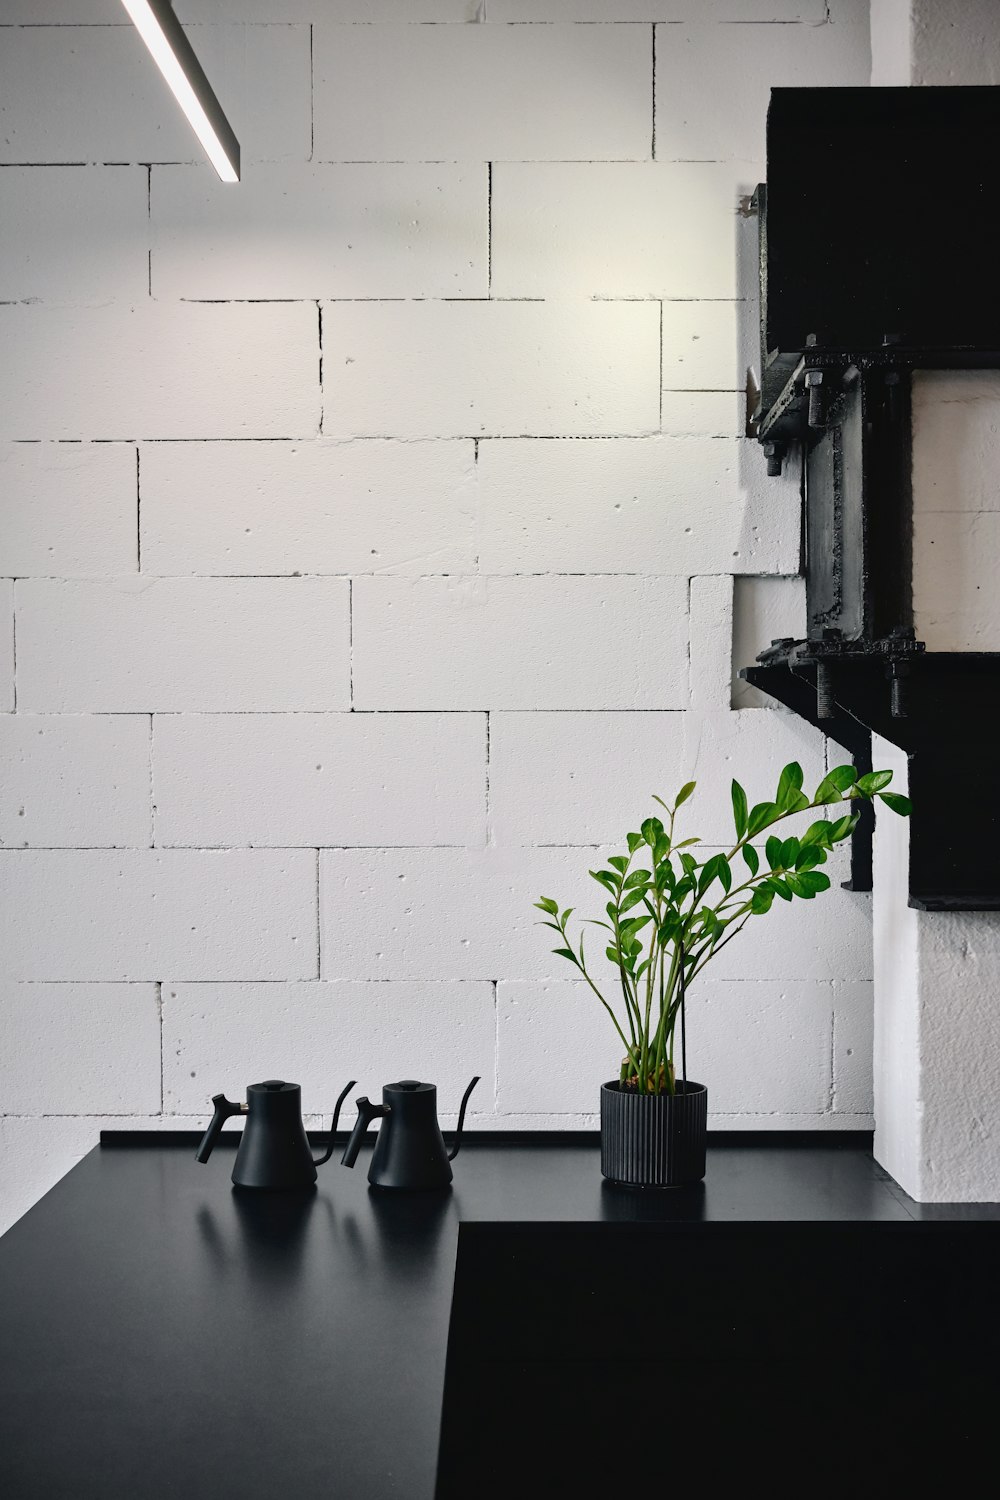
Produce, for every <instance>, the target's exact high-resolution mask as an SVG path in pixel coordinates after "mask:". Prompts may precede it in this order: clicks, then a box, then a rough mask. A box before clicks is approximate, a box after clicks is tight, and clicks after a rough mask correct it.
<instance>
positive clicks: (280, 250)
mask: <svg viewBox="0 0 1000 1500" xmlns="http://www.w3.org/2000/svg"><path fill="white" fill-rule="evenodd" d="M144 186H145V185H144ZM144 198H145V194H144ZM143 207H144V209H145V202H144V204H143ZM150 210H151V233H152V244H153V260H152V264H153V265H154V266H155V268H156V269H155V275H154V277H153V283H152V289H153V295H154V297H161V298H174V297H190V298H202V299H208V300H215V299H222V300H225V299H227V298H234V297H248V298H261V297H277V298H287V297H292V298H305V297H480V296H481V297H485V296H486V293H487V290H488V261H489V244H488V225H487V220H488V210H489V192H488V182H487V179H486V177H485V175H484V174H483V172H482V171H480V170H479V169H478V168H465V167H460V166H456V165H454V164H453V163H449V162H445V163H437V164H435V165H431V166H428V165H425V164H419V163H406V164H405V165H397V164H393V163H390V164H388V165H386V164H382V165H347V166H334V165H316V164H315V163H309V164H306V163H303V164H302V165H301V166H293V165H284V164H282V165H278V164H274V165H267V166H260V167H256V168H255V169H254V170H252V171H250V172H248V173H247V174H246V181H245V182H243V183H241V184H240V190H239V192H238V193H226V194H220V192H219V180H218V178H217V177H216V175H215V172H214V171H213V169H212V168H211V167H209V166H197V167H193V166H192V167H180V166H178V167H162V168H161V167H158V168H157V169H156V171H155V172H154V173H153V175H152V178H151V194H150ZM143 217H144V218H145V212H144V214H143Z"/></svg>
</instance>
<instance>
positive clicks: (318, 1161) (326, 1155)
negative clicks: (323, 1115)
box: [313, 1078, 358, 1167]
mask: <svg viewBox="0 0 1000 1500" xmlns="http://www.w3.org/2000/svg"><path fill="white" fill-rule="evenodd" d="M357 1081H358V1080H357V1079H356V1078H352V1079H351V1081H350V1083H349V1084H348V1085H347V1087H346V1088H345V1089H344V1091H343V1093H342V1094H341V1096H340V1098H339V1099H338V1100H337V1103H336V1104H335V1105H334V1110H333V1119H332V1120H331V1122H330V1144H329V1145H328V1146H327V1148H326V1150H325V1151H324V1152H323V1155H322V1156H314V1157H313V1166H314V1167H321V1166H322V1165H323V1163H324V1162H325V1161H329V1160H330V1157H331V1156H332V1155H333V1147H334V1144H335V1143H334V1139H333V1137H334V1135H335V1133H336V1130H337V1121H338V1120H339V1119H340V1107H341V1105H342V1104H343V1102H344V1100H345V1099H346V1098H347V1096H348V1094H349V1093H350V1092H351V1089H352V1088H353V1087H354V1085H355V1084H356V1083H357Z"/></svg>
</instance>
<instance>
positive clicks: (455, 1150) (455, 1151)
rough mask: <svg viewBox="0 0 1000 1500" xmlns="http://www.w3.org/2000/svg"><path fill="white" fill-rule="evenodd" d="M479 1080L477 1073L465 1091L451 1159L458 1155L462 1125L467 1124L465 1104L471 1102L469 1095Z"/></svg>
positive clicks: (449, 1154)
mask: <svg viewBox="0 0 1000 1500" xmlns="http://www.w3.org/2000/svg"><path fill="white" fill-rule="evenodd" d="M478 1082H479V1077H478V1075H477V1076H476V1077H475V1078H474V1079H473V1080H472V1082H471V1083H470V1084H469V1087H468V1088H467V1089H466V1091H465V1093H464V1094H463V1095H462V1104H461V1108H460V1109H459V1111H458V1124H457V1125H456V1126H455V1144H454V1146H452V1148H451V1150H450V1151H449V1152H448V1160H449V1161H454V1160H455V1157H456V1156H457V1155H458V1151H459V1147H460V1146H461V1144H462V1126H463V1125H464V1124H465V1106H466V1105H467V1104H468V1102H469V1095H470V1094H471V1093H472V1090H473V1089H474V1088H475V1086H476V1084H477V1083H478Z"/></svg>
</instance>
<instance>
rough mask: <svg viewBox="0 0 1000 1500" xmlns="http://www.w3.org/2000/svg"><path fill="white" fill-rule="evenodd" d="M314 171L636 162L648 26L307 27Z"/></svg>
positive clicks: (644, 107) (645, 94)
mask: <svg viewBox="0 0 1000 1500" xmlns="http://www.w3.org/2000/svg"><path fill="white" fill-rule="evenodd" d="M314 62H315V77H316V115H315V125H316V135H315V152H316V157H317V158H318V160H320V161H456V160H458V161H492V160H495V159H496V160H505V161H567V160H569V161H573V160H576V161H580V160H583V161H608V160H624V161H635V160H639V161H641V160H643V159H645V158H647V157H648V156H649V155H650V143H651V140H652V130H653V100H652V91H653V46H652V35H651V32H650V30H649V28H642V27H632V26H617V27H615V28H614V29H613V30H612V29H611V28H610V27H602V28H600V29H592V28H591V27H589V26H546V27H544V28H538V29H535V28H532V29H531V30H527V29H526V28H524V27H522V26H503V25H498V26H490V25H487V26H420V27H417V26H411V27H402V26H401V27H394V28H393V30H392V31H391V32H383V31H381V30H379V31H375V30H372V29H370V28H369V27H367V26H355V27H351V28H350V29H344V28H341V27H337V26H328V25H319V26H317V27H316V29H315V53H314Z"/></svg>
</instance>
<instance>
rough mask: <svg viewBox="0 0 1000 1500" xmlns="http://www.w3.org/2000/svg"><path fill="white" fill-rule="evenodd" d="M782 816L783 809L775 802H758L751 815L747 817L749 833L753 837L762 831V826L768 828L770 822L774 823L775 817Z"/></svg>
mask: <svg viewBox="0 0 1000 1500" xmlns="http://www.w3.org/2000/svg"><path fill="white" fill-rule="evenodd" d="M780 816H781V809H780V808H778V807H775V805H774V803H773V802H758V803H757V806H756V807H754V808H752V809H751V812H750V817H749V818H748V819H747V833H748V834H749V835H750V837H751V838H753V836H754V834H755V833H760V831H761V829H762V828H766V827H767V825H768V824H769V823H773V822H774V820H775V818H778V817H780Z"/></svg>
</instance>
